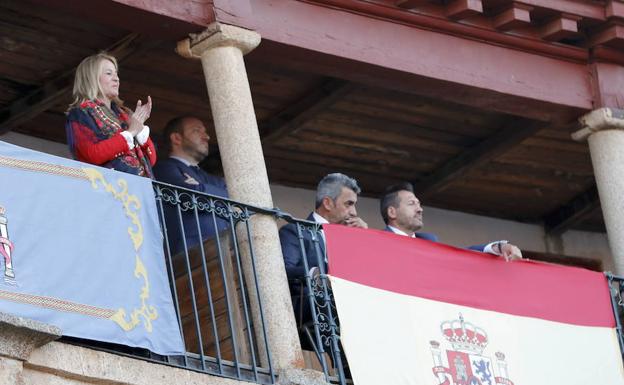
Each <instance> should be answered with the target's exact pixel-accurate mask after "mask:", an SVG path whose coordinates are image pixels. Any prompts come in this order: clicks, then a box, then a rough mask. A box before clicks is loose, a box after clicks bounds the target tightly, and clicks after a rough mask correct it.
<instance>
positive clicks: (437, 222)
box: [0, 132, 613, 270]
mask: <svg viewBox="0 0 624 385" xmlns="http://www.w3.org/2000/svg"><path fill="white" fill-rule="evenodd" d="M0 140H3V141H5V142H9V143H12V144H16V145H18V146H23V147H28V148H31V149H34V150H38V151H42V152H46V153H49V154H54V155H58V156H62V157H66V158H69V157H70V155H69V151H68V149H67V146H66V145H64V144H61V143H55V142H51V141H48V140H43V139H38V138H34V137H30V136H26V135H22V134H18V133H13V132H9V133H7V134H4V135H0ZM271 190H272V193H273V202H274V204H275V206H276V207H279V208H280V209H282V210H284V211H286V212H289V213H291V214H292V215H294V216H295V217H298V218H305V217H307V215H308V214H309V213H310V211H311V210H312V209H313V207H314V191H312V190H306V189H301V188H292V187H285V186H279V185H271ZM425 203H426V202H425ZM357 209H358V214H359V215H360V216H361V217H362V218H363V219H364V220H365V221H366V222H367V223H368V225H369V227H371V228H376V229H382V228H383V227H384V223H383V221H382V219H381V216H380V215H379V201H378V200H377V199H372V198H360V199H359V200H358V204H357ZM424 210H425V211H424V213H425V214H424V222H425V227H424V228H423V230H424V231H427V232H431V233H435V234H437V235H438V236H439V237H440V240H441V241H442V242H445V243H448V244H451V245H455V246H460V247H462V246H468V245H473V244H478V243H485V242H488V241H490V240H498V239H507V240H509V241H510V242H513V243H514V244H516V245H518V246H520V248H522V249H524V250H531V251H538V252H551V253H556V254H563V255H569V256H578V257H586V258H593V259H600V260H602V261H603V262H604V268H605V269H606V270H612V269H613V264H612V262H611V253H610V251H609V244H608V241H607V236H606V234H604V233H592V232H584V231H568V232H566V233H564V234H563V235H562V237H561V239H555V240H553V239H547V237H546V235H545V233H544V229H543V227H542V226H541V225H533V224H526V223H520V222H514V221H508V220H502V219H496V218H490V217H484V216H479V215H472V214H466V213H461V212H457V211H450V210H442V209H437V208H433V207H427V206H425V207H424Z"/></svg>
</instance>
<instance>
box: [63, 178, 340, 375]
mask: <svg viewBox="0 0 624 385" xmlns="http://www.w3.org/2000/svg"><path fill="white" fill-rule="evenodd" d="M153 187H154V193H155V197H156V203H157V208H158V211H159V212H158V215H159V219H160V224H161V228H162V232H163V236H164V249H165V259H166V266H167V273H168V276H169V282H170V286H171V293H172V296H173V302H174V305H175V309H176V314H177V318H178V323H179V325H180V330H181V333H182V339H183V341H184V344H185V351H186V354H184V355H179V356H161V355H157V354H153V353H151V352H149V351H147V350H144V349H135V348H129V347H125V346H118V345H112V344H106V343H98V342H95V341H85V340H79V339H72V338H64V340H65V341H66V342H69V343H74V344H78V345H83V346H88V347H90V348H95V349H99V350H104V351H109V352H112V353H115V354H122V355H127V356H131V357H134V358H140V359H144V360H148V361H152V362H158V363H162V364H167V365H171V366H176V367H181V368H185V369H189V370H194V371H199V372H204V373H209V374H214V375H219V376H223V377H229V378H235V379H240V380H245V381H250V382H256V383H261V384H273V383H275V381H276V374H275V373H274V370H273V367H272V364H271V352H270V349H269V344H268V343H267V332H266V328H265V320H264V316H263V315H264V309H263V307H262V301H261V300H260V298H261V296H260V288H259V285H258V282H257V276H256V265H255V264H256V258H255V250H254V245H253V242H252V236H251V235H252V233H253V229H252V221H251V218H252V217H253V216H254V215H256V214H264V215H271V216H273V217H275V218H276V219H283V220H284V221H286V222H288V223H290V224H292V225H291V226H293V225H294V226H296V231H297V235H298V238H299V244H300V250H299V251H300V253H301V255H302V256H303V264H304V268H305V271H306V272H308V273H307V274H305V275H304V276H302V277H296V279H295V281H296V283H295V285H298V287H299V290H294V291H293V290H291V292H292V293H293V303H294V304H295V305H296V306H295V308H294V309H293V311H295V312H296V313H297V314H299V316H296V318H297V320H298V331H299V335H300V339H301V342H302V346H304V348H305V349H308V350H312V351H313V352H314V356H315V357H316V359H317V360H318V362H319V364H320V367H321V368H322V370H323V372H324V373H325V376H326V379H327V380H328V381H330V382H333V383H339V384H343V385H344V384H346V383H347V382H350V381H348V380H347V378H346V377H348V374H347V375H346V374H345V372H346V370H345V369H344V368H345V367H346V359H345V358H344V356H343V354H342V347H341V345H340V336H339V334H340V333H339V323H338V318H337V315H336V308H335V304H334V301H333V294H332V291H331V286H330V284H329V278H328V276H327V265H326V260H327V259H326V256H325V247H324V240H323V237H322V234H321V228H320V225H318V224H316V223H314V222H310V221H305V220H298V219H295V218H293V217H292V216H290V215H289V214H287V213H284V212H282V211H280V210H277V209H264V208H259V207H254V206H250V205H246V204H243V203H239V202H236V201H233V200H230V199H226V198H222V197H217V196H213V195H209V194H204V193H201V192H197V191H194V190H189V189H185V188H182V187H177V186H173V185H169V184H166V183H161V182H153ZM306 242H312V244H313V248H312V252H307V251H306V246H309V245H306ZM308 251H309V250H308ZM309 261H315V263H313V264H314V265H316V266H318V270H316V273H311V272H310V268H309V267H310V266H309V265H310V264H309V263H308V262H309ZM291 288H292V287H291ZM302 313H306V314H309V316H307V318H306V319H302V317H301V314H302ZM347 372H348V370H347Z"/></svg>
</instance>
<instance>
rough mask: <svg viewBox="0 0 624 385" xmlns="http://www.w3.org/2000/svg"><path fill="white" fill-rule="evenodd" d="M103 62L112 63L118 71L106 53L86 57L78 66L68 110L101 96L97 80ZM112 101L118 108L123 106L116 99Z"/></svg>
mask: <svg viewBox="0 0 624 385" xmlns="http://www.w3.org/2000/svg"><path fill="white" fill-rule="evenodd" d="M104 60H109V61H110V62H112V63H113V64H114V65H115V70H118V69H119V68H118V66H117V59H115V57H114V56H111V55H109V54H108V53H106V52H100V53H98V54H95V55H91V56H88V57H86V58H84V59H83V60H82V61H81V62H80V64H78V67H77V68H76V77H75V78H74V89H73V91H72V95H73V97H74V101H73V102H72V103H71V104H70V105H69V108H70V109H71V108H72V107H76V106H78V105H80V104H81V103H82V102H84V101H85V100H94V99H97V98H98V96H101V95H102V94H103V93H102V88H101V87H100V81H99V78H100V68H101V65H102V61H104ZM112 101H113V102H115V103H116V104H117V105H118V106H119V107H121V106H122V105H123V102H122V101H121V99H119V98H118V97H115V98H114V99H113V100H112Z"/></svg>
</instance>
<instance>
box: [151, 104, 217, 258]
mask: <svg viewBox="0 0 624 385" xmlns="http://www.w3.org/2000/svg"><path fill="white" fill-rule="evenodd" d="M164 139H165V143H164V145H165V147H166V150H167V151H168V154H169V157H168V158H166V159H163V160H159V161H158V163H156V166H154V175H155V176H156V179H157V180H159V181H161V182H165V183H169V184H172V185H176V186H180V187H185V188H187V189H191V190H195V191H199V192H202V193H206V194H211V195H216V196H220V197H226V198H227V196H228V194H227V189H226V186H225V181H224V180H223V178H220V177H217V176H214V175H210V174H208V173H207V172H205V171H204V170H202V169H201V168H200V167H199V163H200V162H201V161H202V160H203V159H204V158H205V157H206V156H208V152H209V147H208V144H209V141H210V136H208V133H207V132H206V127H205V126H204V124H203V123H202V121H201V120H199V119H197V118H195V117H192V116H181V117H177V118H174V119H172V120H170V121H169V122H168V123H167V125H166V126H165V129H164ZM182 200H183V203H184V202H185V201H188V202H190V197H189V196H184V197H183V198H182ZM182 206H183V205H182ZM163 209H164V214H165V223H166V225H167V237H168V240H169V246H170V248H171V255H174V254H176V253H178V252H180V251H181V250H182V249H183V246H184V243H183V239H185V240H186V244H187V248H189V249H190V248H192V247H193V246H195V245H197V244H199V242H200V241H201V240H204V239H206V238H209V237H213V236H214V234H215V233H216V232H218V231H220V230H223V229H225V228H227V221H224V220H223V219H220V218H219V217H215V219H216V221H217V231H215V226H214V222H213V218H212V214H211V213H208V212H206V211H203V210H198V211H197V213H198V217H199V226H200V228H201V236H200V231H199V229H198V226H197V223H196V219H195V214H194V211H193V210H187V211H182V226H180V220H179V217H178V209H177V207H176V206H173V205H170V204H166V203H163ZM182 229H183V230H184V238H183V237H182Z"/></svg>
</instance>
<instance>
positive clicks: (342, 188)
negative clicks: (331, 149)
mask: <svg viewBox="0 0 624 385" xmlns="http://www.w3.org/2000/svg"><path fill="white" fill-rule="evenodd" d="M360 191H361V190H360V187H359V186H358V184H357V181H356V180H355V179H353V178H350V177H348V176H346V175H344V174H340V173H333V174H329V175H326V176H325V177H324V178H323V179H321V181H320V182H319V184H318V186H317V189H316V202H315V203H316V206H315V207H316V208H315V210H314V211H313V212H312V213H310V215H309V216H308V218H307V219H308V220H309V221H311V222H316V223H317V224H318V225H319V226H316V227H312V228H307V229H306V228H301V227H300V228H299V229H297V225H296V224H294V223H289V224H287V225H285V226H283V227H282V228H281V229H280V231H279V236H280V243H281V245H282V254H283V256H284V265H285V266H286V275H287V276H288V279H289V282H290V293H291V296H292V298H293V307H294V308H295V317H296V318H297V321H302V322H304V323H305V322H306V321H308V320H309V319H310V314H309V309H308V306H300V299H301V295H302V290H301V288H302V284H301V279H302V278H303V277H304V276H305V275H306V266H305V263H304V256H303V252H302V248H301V242H300V239H299V231H300V232H301V236H302V237H301V238H302V241H303V250H304V251H305V261H307V269H308V272H310V274H311V276H314V275H315V274H316V273H315V271H318V269H319V267H320V268H321V270H322V271H323V272H327V259H326V256H325V239H324V234H323V230H322V229H320V226H322V225H323V224H326V223H333V224H338V223H339V224H343V225H345V226H351V227H360V228H368V225H367V224H366V222H364V221H363V220H362V218H360V217H358V216H357V210H356V208H355V205H356V203H357V196H358V194H359V193H360ZM317 228H318V230H316V229H317ZM305 293H307V291H306V290H304V292H303V294H304V296H303V300H304V301H306V298H305ZM300 311H301V312H302V313H303V314H300Z"/></svg>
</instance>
